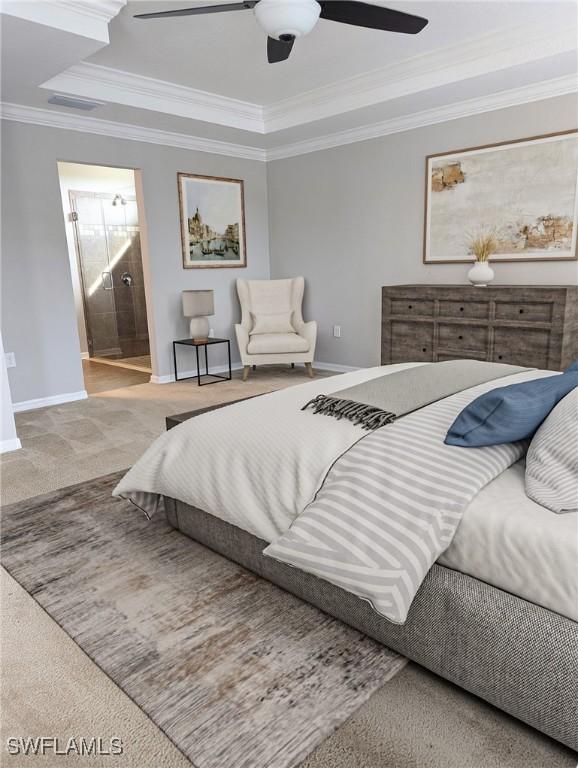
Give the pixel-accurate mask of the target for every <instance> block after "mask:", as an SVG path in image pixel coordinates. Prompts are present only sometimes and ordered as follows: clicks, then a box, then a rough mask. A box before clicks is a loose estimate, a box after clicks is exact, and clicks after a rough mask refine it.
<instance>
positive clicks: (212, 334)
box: [209, 328, 215, 339]
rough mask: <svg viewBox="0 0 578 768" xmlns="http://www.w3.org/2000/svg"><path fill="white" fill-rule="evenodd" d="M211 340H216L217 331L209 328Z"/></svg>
mask: <svg viewBox="0 0 578 768" xmlns="http://www.w3.org/2000/svg"><path fill="white" fill-rule="evenodd" d="M209 338H210V339H214V338H215V329H214V328H209Z"/></svg>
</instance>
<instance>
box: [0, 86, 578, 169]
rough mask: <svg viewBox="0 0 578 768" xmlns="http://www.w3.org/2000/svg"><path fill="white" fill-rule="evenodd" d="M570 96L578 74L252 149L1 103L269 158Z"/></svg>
mask: <svg viewBox="0 0 578 768" xmlns="http://www.w3.org/2000/svg"><path fill="white" fill-rule="evenodd" d="M568 94H578V76H577V75H576V74H572V75H565V76H564V77H558V78H555V79H552V80H544V81H542V82H539V83H534V84H532V85H526V86H523V87H521V88H512V89H509V90H505V91H500V92H498V93H493V94H490V95H488V96H481V97H478V98H475V99H468V100H466V101H460V102H456V103H455V104H447V105H444V106H441V107H436V108H435V109H428V110H424V111H422V112H414V113H412V114H409V115H402V116H400V117H393V118H390V119H389V120H383V121H380V122H377V123H372V124H370V125H364V126H361V127H359V128H351V129H349V130H346V131H339V132H336V133H331V134H327V135H325V136H320V137H318V138H315V139H308V140H305V141H300V142H296V143H293V144H283V145H281V146H279V147H274V148H272V149H263V148H259V147H249V146H246V145H243V144H234V143H231V142H226V141H215V140H213V139H206V138H202V137H199V136H187V135H186V134H182V133H173V132H171V131H163V130H156V129H154V128H145V127H143V126H138V125H130V124H128V123H117V122H113V121H111V120H101V119H98V118H95V117H89V116H85V115H72V114H68V113H65V112H59V111H56V110H51V109H41V108H38V107H28V106H24V105H21V104H8V103H2V104H1V105H0V116H1V117H2V119H3V120H10V121H14V122H20V123H31V124H33V125H42V126H46V127H49V128H61V129H64V130H70V131H80V132H81V133H94V134H98V135H101V136H110V137H113V138H117V139H127V140H129V141H143V142H146V143H149V144H160V145H162V146H167V147H176V148H178V149H188V150H192V151H196V152H207V153H210V154H216V155H225V156H228V157H238V158H241V159H244V160H258V161H260V162H267V161H273V160H283V159H285V158H289V157H296V156H298V155H305V154H309V153H311V152H318V151H320V150H324V149H332V148H335V147H339V146H342V145H346V144H354V143H356V142H359V141H367V140H369V139H375V138H378V137H380V136H388V135H390V134H394V133H402V132H403V131H411V130H414V129H416V128H423V127H425V126H428V125H435V124H436V123H444V122H448V121H450V120H458V119H460V118H463V117H471V116H473V115H478V114H482V113H484V112H493V111H495V110H498V109H507V108H508V107H515V106H519V105H521V104H530V103H532V102H535V101H543V100H545V99H550V98H555V97H556V96H565V95H568Z"/></svg>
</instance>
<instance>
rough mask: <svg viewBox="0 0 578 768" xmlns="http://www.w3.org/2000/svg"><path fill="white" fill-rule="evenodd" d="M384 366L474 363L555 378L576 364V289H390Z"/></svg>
mask: <svg viewBox="0 0 578 768" xmlns="http://www.w3.org/2000/svg"><path fill="white" fill-rule="evenodd" d="M382 297H383V304H382V334H381V362H382V365H386V364H388V363H402V362H409V361H414V362H419V361H424V362H425V361H427V362H435V361H438V360H455V359H458V358H474V359H477V360H490V361H493V362H502V363H511V364H513V365H525V366H529V367H536V368H547V369H550V370H562V369H563V368H566V367H567V366H569V365H570V364H571V363H573V362H574V361H575V360H578V286H540V285H532V286H529V285H496V286H488V287H486V288H475V287H474V286H469V285H389V286H385V287H384V288H383V289H382Z"/></svg>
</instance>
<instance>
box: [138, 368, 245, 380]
mask: <svg viewBox="0 0 578 768" xmlns="http://www.w3.org/2000/svg"><path fill="white" fill-rule="evenodd" d="M242 367H243V366H242V365H241V363H232V365H231V370H232V371H238V370H240V369H241V368H242ZM228 371H229V366H228V365H217V366H214V367H211V369H210V372H211V373H228ZM196 375H197V372H196V371H179V381H180V380H181V379H185V378H187V377H188V376H196ZM150 383H151V384H174V383H175V374H174V373H169V374H168V375H166V376H155V374H154V373H153V374H152V376H151V379H150Z"/></svg>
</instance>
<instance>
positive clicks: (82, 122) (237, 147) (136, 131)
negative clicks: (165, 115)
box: [0, 103, 267, 162]
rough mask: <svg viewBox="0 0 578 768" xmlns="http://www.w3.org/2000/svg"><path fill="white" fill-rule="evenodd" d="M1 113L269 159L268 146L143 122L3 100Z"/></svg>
mask: <svg viewBox="0 0 578 768" xmlns="http://www.w3.org/2000/svg"><path fill="white" fill-rule="evenodd" d="M0 116H1V117H2V119H3V120H10V121H14V122H18V123H31V124H33V125H43V126H46V127H49V128H61V129H64V130H67V131H80V132H81V133H95V134H98V135H100V136H110V137H112V138H115V139H128V140H129V141H144V142H146V143H147V144H161V145H163V146H166V147H176V148H177V149H188V150H191V151H194V152H208V153H210V154H213V155H226V156H227V157H239V158H242V159H243V160H259V161H261V162H265V160H266V159H267V155H266V152H265V150H264V149H260V148H258V147H249V146H245V145H243V144H234V143H231V142H227V141H216V140H214V139H206V138H203V137H201V136H187V135H186V134H183V133H173V132H172V131H162V130H156V129H155V128H145V127H144V126H140V125H130V124H128V123H117V122H113V121H111V120H100V119H98V118H95V117H88V116H85V115H72V114H68V113H66V112H59V111H57V110H52V109H41V108H38V107H28V106H24V105H22V104H9V103H2V104H1V105H0Z"/></svg>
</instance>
